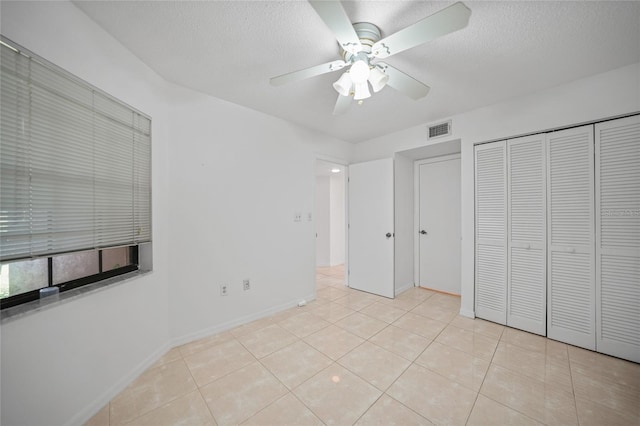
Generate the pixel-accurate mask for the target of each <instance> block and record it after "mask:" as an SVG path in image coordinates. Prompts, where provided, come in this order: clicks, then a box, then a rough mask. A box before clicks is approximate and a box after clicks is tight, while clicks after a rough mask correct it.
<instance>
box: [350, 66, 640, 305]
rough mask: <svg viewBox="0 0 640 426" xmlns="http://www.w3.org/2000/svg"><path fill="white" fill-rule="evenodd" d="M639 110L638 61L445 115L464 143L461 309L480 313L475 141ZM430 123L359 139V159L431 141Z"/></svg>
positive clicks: (383, 155) (364, 159) (376, 157)
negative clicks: (476, 309)
mask: <svg viewBox="0 0 640 426" xmlns="http://www.w3.org/2000/svg"><path fill="white" fill-rule="evenodd" d="M638 111H640V64H634V65H629V66H626V67H622V68H619V69H616V70H612V71H609V72H606V73H603V74H598V75H595V76H592V77H588V78H584V79H580V80H576V81H574V82H571V83H569V84H565V85H562V86H558V87H555V88H552V89H549V90H545V91H541V92H538V93H534V94H532V95H529V96H526V97H522V98H518V99H513V100H510V101H508V102H503V103H500V104H497V105H492V106H489V107H485V108H480V109H477V110H473V111H470V112H467V113H463V114H459V115H455V116H453V117H442V118H443V119H445V118H450V119H452V121H453V124H452V129H453V134H452V135H451V137H450V139H451V140H454V139H461V141H462V165H461V167H462V183H461V197H462V262H461V263H462V271H461V272H462V279H461V295H462V305H461V313H463V314H464V315H468V316H473V311H474V301H473V297H474V269H473V268H474V210H473V209H474V207H473V206H474V194H473V145H474V143H478V142H484V141H489V140H494V139H500V138H507V137H511V136H517V135H522V134H525V133H532V132H538V131H542V130H547V129H552V128H557V127H563V126H567V125H572V124H579V123H584V122H587V121H594V120H598V119H602V118H607V117H613V116H617V115H622V114H627V113H632V112H638ZM438 121H440V120H438ZM426 126H427V124H426V123H425V124H424V125H420V126H415V127H412V128H409V129H405V130H403V131H399V132H396V133H392V134H389V135H384V136H381V137H379V138H376V139H372V140H370V141H366V142H362V143H359V144H357V145H356V149H355V158H354V161H367V160H373V159H378V158H385V157H390V156H392V155H393V153H394V152H397V151H403V150H407V149H412V148H416V147H420V146H424V145H427V144H428V142H427V136H426V135H427V133H426Z"/></svg>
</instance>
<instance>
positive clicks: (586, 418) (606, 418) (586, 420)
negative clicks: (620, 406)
mask: <svg viewBox="0 0 640 426" xmlns="http://www.w3.org/2000/svg"><path fill="white" fill-rule="evenodd" d="M576 409H577V410H578V420H579V421H580V425H581V426H602V425H611V426H614V425H615V426H638V424H639V423H640V417H638V416H634V415H632V414H629V413H627V412H623V411H619V410H615V409H613V408H610V407H607V406H605V405H602V404H600V403H598V402H594V401H590V400H588V399H584V398H581V397H579V396H576Z"/></svg>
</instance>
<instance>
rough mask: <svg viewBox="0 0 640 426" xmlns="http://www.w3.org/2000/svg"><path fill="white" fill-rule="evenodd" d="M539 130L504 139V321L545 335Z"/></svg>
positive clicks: (542, 143) (541, 139)
mask: <svg viewBox="0 0 640 426" xmlns="http://www.w3.org/2000/svg"><path fill="white" fill-rule="evenodd" d="M545 140H546V136H545V135H544V134H538V135H533V136H525V137H522V138H518V139H511V140H508V141H507V199H508V215H507V217H508V256H507V257H508V262H507V264H508V266H507V325H508V326H510V327H515V328H519V329H521V330H525V331H529V332H531V333H536V334H541V335H543V336H544V335H546V333H547V321H546V319H547V298H546V294H547V288H546V233H547V230H546V216H547V210H546V192H547V189H546V184H545V181H546V173H545V162H546V159H545Z"/></svg>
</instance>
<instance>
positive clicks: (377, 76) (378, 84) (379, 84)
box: [369, 67, 389, 93]
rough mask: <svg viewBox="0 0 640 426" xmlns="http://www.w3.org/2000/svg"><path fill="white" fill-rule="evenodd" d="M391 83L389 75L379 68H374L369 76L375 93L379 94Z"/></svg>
mask: <svg viewBox="0 0 640 426" xmlns="http://www.w3.org/2000/svg"><path fill="white" fill-rule="evenodd" d="M388 81H389V75H387V74H385V73H384V72H382V71H381V70H380V68H378V67H373V68H372V69H371V72H370V74H369V83H371V88H372V89H373V91H374V92H375V93H378V92H379V91H380V90H382V88H383V87H384V86H385V85H386V84H387V82H388Z"/></svg>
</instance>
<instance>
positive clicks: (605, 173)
mask: <svg viewBox="0 0 640 426" xmlns="http://www.w3.org/2000/svg"><path fill="white" fill-rule="evenodd" d="M596 271H597V274H596V313H597V328H596V330H597V331H596V335H597V349H598V351H599V352H604V353H606V354H610V355H614V356H617V357H621V358H625V359H630V360H632V361H635V362H640V117H639V116H635V117H629V118H624V119H620V120H615V121H609V122H606V123H600V124H597V125H596Z"/></svg>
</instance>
